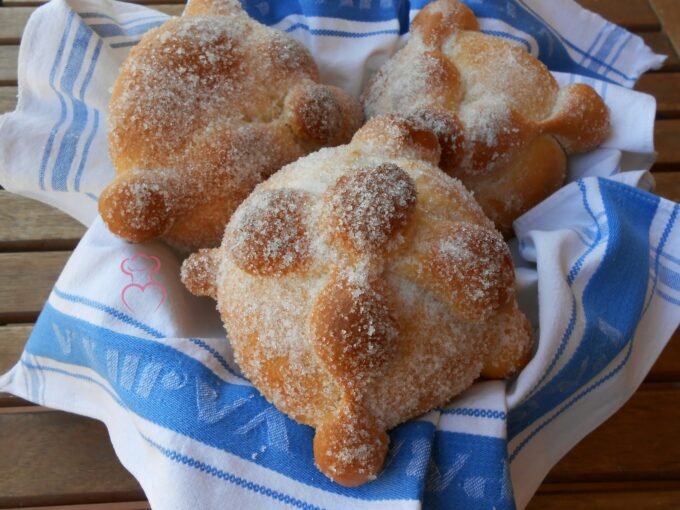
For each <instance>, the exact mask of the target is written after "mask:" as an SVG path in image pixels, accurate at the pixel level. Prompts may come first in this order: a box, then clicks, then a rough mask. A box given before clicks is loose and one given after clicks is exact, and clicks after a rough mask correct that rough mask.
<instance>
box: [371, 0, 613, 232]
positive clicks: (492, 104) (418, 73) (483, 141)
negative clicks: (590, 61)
mask: <svg viewBox="0 0 680 510" xmlns="http://www.w3.org/2000/svg"><path fill="white" fill-rule="evenodd" d="M363 103H364V112H365V114H366V117H367V118H371V117H374V116H376V115H381V114H386V113H393V114H399V115H403V116H406V117H410V118H411V119H413V120H415V121H417V122H418V123H419V124H420V125H421V126H422V127H424V128H428V129H431V130H432V131H434V133H436V135H437V137H438V138H439V143H440V145H441V147H442V157H441V161H440V162H439V166H440V167H441V168H442V170H444V171H445V172H446V173H448V174H449V175H451V176H454V177H457V178H459V179H460V180H461V181H462V182H463V184H465V186H466V187H467V188H468V189H469V190H471V191H473V193H474V195H475V198H476V199H477V201H478V202H479V204H480V205H481V206H482V209H483V210H484V212H485V213H486V214H487V215H488V216H489V217H490V218H491V219H492V220H493V221H494V222H495V223H496V226H497V227H498V228H499V229H500V230H501V231H502V232H503V233H504V234H506V235H507V234H510V231H511V228H512V222H513V221H514V220H515V219H516V218H517V217H518V216H520V215H521V214H522V213H524V212H526V211H527V210H528V209H530V208H531V207H533V206H534V205H536V204H538V203H539V202H540V201H542V200H543V199H544V198H546V197H548V196H549V195H550V194H551V193H553V192H554V191H556V190H557V189H558V188H559V187H561V186H562V184H563V183H564V179H565V175H566V168H567V159H566V155H567V154H574V153H578V152H586V151H589V150H592V149H594V148H595V147H597V146H598V145H600V144H601V143H602V142H603V141H604V140H605V139H606V138H607V136H608V135H609V114H608V110H607V107H606V105H605V104H604V102H603V101H602V99H601V98H600V96H598V95H597V93H596V92H595V91H594V90H593V89H592V88H591V87H589V86H588V85H584V84H573V85H569V86H567V87H563V88H559V86H558V84H557V82H556V81H555V79H554V78H553V77H552V75H551V74H550V72H549V71H548V68H547V67H546V66H545V65H544V64H543V63H541V62H540V61H539V60H537V59H536V58H534V57H532V56H531V55H530V54H529V53H527V51H526V50H525V49H524V48H522V47H519V46H517V45H515V44H512V43H510V42H508V41H506V40H504V39H501V38H499V37H495V36H491V35H486V34H482V33H481V32H480V31H479V24H478V22H477V18H476V17H475V15H474V14H473V12H472V11H471V10H470V9H469V8H468V7H467V6H465V5H464V4H462V3H460V2H458V1H457V0H439V1H437V2H433V3H431V4H429V5H428V6H427V7H425V8H424V9H423V10H422V11H420V12H419V13H418V15H417V16H416V17H415V18H414V20H413V24H412V25H411V30H410V39H409V42H408V44H407V45H406V46H405V47H404V48H403V49H401V50H400V51H399V52H397V53H396V54H395V55H394V56H393V57H392V58H391V59H390V60H389V61H388V62H387V63H386V64H385V65H384V66H383V67H382V69H380V71H379V72H378V74H377V75H376V76H375V78H374V79H373V80H372V82H371V83H369V85H368V86H367V88H366V90H365V91H364V97H363Z"/></svg>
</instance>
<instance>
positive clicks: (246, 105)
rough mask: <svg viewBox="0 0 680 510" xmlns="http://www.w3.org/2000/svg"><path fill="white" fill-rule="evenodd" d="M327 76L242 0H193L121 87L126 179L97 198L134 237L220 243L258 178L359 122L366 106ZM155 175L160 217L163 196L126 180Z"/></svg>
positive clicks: (130, 65)
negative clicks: (250, 14)
mask: <svg viewBox="0 0 680 510" xmlns="http://www.w3.org/2000/svg"><path fill="white" fill-rule="evenodd" d="M318 81H319V76H318V70H317V68H316V65H315V64H314V61H313V59H312V57H311V55H310V54H309V52H308V51H307V50H306V49H305V48H304V46H303V45H302V44H301V43H299V42H297V41H295V40H294V39H292V38H290V37H289V36H287V35H286V34H283V33H281V32H278V31H276V30H274V29H270V28H268V27H265V26H263V25H260V24H259V23H257V22H256V21H254V20H252V19H250V18H249V17H248V16H247V15H246V14H245V12H243V10H242V9H241V7H240V5H239V3H238V2H236V1H232V0H192V2H190V4H189V6H188V7H187V10H186V14H185V16H182V17H179V18H174V19H171V20H169V21H167V22H166V23H164V24H163V25H162V26H160V27H159V28H157V29H154V30H151V31H150V32H148V33H147V34H145V35H144V37H143V38H142V41H141V42H140V43H139V44H138V45H136V46H135V47H134V48H133V49H132V50H131V52H130V54H129V56H128V58H127V59H126V61H125V62H124V63H123V66H122V67H121V71H120V75H119V77H118V79H117V81H116V83H115V85H114V88H113V92H112V96H111V103H110V115H109V123H110V130H109V148H110V153H111V159H112V161H113V164H114V167H115V168H116V172H117V178H116V180H115V181H114V182H113V183H112V184H111V185H110V188H111V189H107V190H106V191H105V194H104V197H105V200H102V201H101V202H100V208H99V209H100V212H101V214H102V217H103V218H104V220H105V222H106V223H107V225H108V226H109V228H110V229H111V231H112V232H114V233H115V234H117V235H119V236H121V237H123V238H125V239H127V240H130V241H134V242H139V241H145V240H148V239H152V238H154V237H158V236H164V237H165V238H166V239H167V240H168V241H169V242H170V243H171V244H174V245H176V246H178V247H180V248H184V249H196V248H199V247H205V246H217V245H218V244H219V242H220V240H221V237H222V232H223V229H224V225H225V224H226V222H227V220H228V219H229V216H230V215H231V214H232V212H233V211H234V210H235V209H236V207H237V206H238V204H239V203H240V202H241V201H242V200H243V199H244V198H245V197H246V196H247V195H248V194H249V193H250V192H251V191H252V189H253V188H254V187H255V186H256V185H257V183H258V182H260V181H262V180H263V179H266V178H267V177H268V176H269V175H271V174H272V173H273V172H274V171H276V170H278V169H279V168H280V167H281V166H283V165H285V164H286V163H289V162H290V161H293V160H295V159H296V158H298V157H300V156H302V155H304V154H307V153H309V152H311V151H314V150H316V149H318V148H320V147H323V146H327V145H337V144H339V143H344V142H347V141H349V139H350V138H351V136H352V134H353V133H354V131H356V129H358V128H359V126H360V124H361V122H362V119H363V114H362V111H361V107H360V105H359V104H358V103H357V102H356V101H355V100H353V99H352V98H351V97H350V96H349V95H347V94H346V93H345V92H343V91H342V90H340V89H338V88H336V87H330V86H326V85H321V84H319V83H318ZM145 174H148V175H146V177H144V178H143V180H144V181H145V182H146V183H148V185H153V184H154V183H158V185H159V186H160V187H162V188H163V191H162V198H163V216H162V217H159V218H155V217H154V216H153V213H154V212H158V211H159V210H160V208H159V198H158V196H157V195H150V194H149V193H147V192H141V191H140V192H134V190H131V186H130V185H129V184H128V183H127V181H129V180H130V181H135V180H136V179H138V177H137V176H138V175H145ZM152 175H153V176H154V177H152ZM156 179H158V180H156ZM146 196H149V197H150V198H153V201H152V203H150V204H146V203H145V197H146ZM146 223H151V224H152V225H151V226H148V227H147V226H146Z"/></svg>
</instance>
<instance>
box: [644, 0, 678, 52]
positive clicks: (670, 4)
mask: <svg viewBox="0 0 680 510" xmlns="http://www.w3.org/2000/svg"><path fill="white" fill-rule="evenodd" d="M649 3H650V4H651V7H652V8H653V9H654V10H655V11H656V15H657V16H658V17H659V19H660V20H662V25H663V31H664V32H666V34H667V35H668V38H669V39H670V40H671V43H672V44H673V46H674V47H675V51H676V52H679V53H680V2H678V0H649Z"/></svg>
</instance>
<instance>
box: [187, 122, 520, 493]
mask: <svg viewBox="0 0 680 510" xmlns="http://www.w3.org/2000/svg"><path fill="white" fill-rule="evenodd" d="M436 144H437V140H436V137H435V135H433V134H432V133H431V132H429V131H422V130H420V129H419V128H418V127H416V126H414V125H411V124H409V122H407V121H405V120H404V119H400V118H396V117H382V118H376V119H372V120H370V121H369V122H368V123H367V125H366V126H364V127H363V128H362V129H361V130H359V131H358V132H357V134H356V135H355V136H354V139H353V141H352V142H351V143H350V144H349V145H345V146H341V147H337V148H334V149H324V150H321V151H318V152H316V153H314V154H311V155H309V156H307V157H304V158H301V159H299V160H297V161H296V162H295V163H293V164H290V165H288V166H286V167H284V168H283V169H282V170H281V171H279V172H277V173H276V174H274V175H273V176H272V177H270V179H269V180H267V181H265V182H264V183H262V184H260V185H259V186H258V188H257V189H256V191H255V192H254V193H253V194H252V195H251V196H250V197H249V198H247V199H246V200H245V201H244V202H243V203H242V204H241V205H240V206H239V209H238V211H237V212H236V213H235V214H234V216H233V217H232V219H231V221H230V224H229V226H228V227H227V229H226V234H225V237H224V240H223V244H222V247H221V248H220V249H219V250H217V251H216V252H211V253H210V257H212V258H211V260H213V261H214V260H217V261H219V263H213V262H211V263H210V264H207V263H204V264H199V263H198V261H196V260H194V259H193V257H192V258H189V259H188V262H185V264H184V266H183V272H182V279H183V281H184V282H185V284H186V285H187V287H188V288H189V289H190V290H192V291H194V292H196V291H197V292H198V293H199V294H204V293H206V291H205V289H206V288H208V291H209V292H211V293H213V294H214V295H215V297H216V299H217V301H218V309H219V310H220V312H221V314H222V318H223V320H224V324H225V327H226V329H227V330H228V331H229V337H230V340H231V343H232V346H233V348H234V352H235V357H236V360H237V361H238V363H239V365H240V366H241V368H242V370H243V373H244V374H246V375H247V377H248V378H249V379H250V380H251V381H252V382H253V384H254V385H255V386H256V387H257V388H258V389H259V390H260V391H261V392H262V394H263V395H264V396H265V397H266V398H267V399H268V400H269V401H271V402H272V403H274V404H275V405H276V406H277V407H278V408H279V409H280V410H282V411H283V412H285V413H287V414H288V415H289V416H291V417H293V418H294V419H296V420H298V421H300V422H302V423H305V424H308V425H311V426H313V427H315V428H316V436H315V440H314V453H315V460H316V463H317V465H318V467H319V468H320V469H321V470H322V471H323V472H324V473H325V474H326V475H327V476H329V477H330V478H331V479H333V480H335V481H337V482H339V483H342V484H345V485H357V484H360V483H364V482H366V481H368V480H371V479H373V478H374V477H375V476H376V475H377V473H378V472H379V470H380V468H381V466H382V463H383V461H384V457H385V453H386V450H387V435H386V433H385V431H386V430H388V429H389V428H391V427H394V426H396V425H398V424H399V423H401V422H403V421H405V420H407V419H410V418H413V417H415V416H418V415H420V414H422V413H423V412H425V411H427V410H429V409H432V408H433V407H435V406H438V405H443V404H445V403H446V402H447V401H449V400H450V399H451V398H453V397H454V396H455V395H457V394H458V393H460V392H461V391H463V390H464V389H465V388H466V387H467V386H469V385H470V384H471V383H472V382H473V381H474V379H476V378H477V377H479V376H480V374H481V373H482V370H483V369H484V368H485V366H488V373H489V374H501V373H502V374H503V375H504V376H505V375H507V374H510V373H513V372H515V371H516V370H517V369H519V368H520V367H521V364H520V363H521V361H522V359H523V356H524V355H525V354H526V353H527V352H530V350H531V331H530V330H527V329H525V328H524V326H525V325H526V324H527V323H526V319H525V318H524V316H523V315H522V314H521V312H519V311H518V309H517V304H516V300H515V297H514V289H513V285H514V272H513V268H512V262H511V259H510V254H509V250H508V247H507V245H506V244H505V243H504V242H503V239H502V237H501V235H500V234H499V233H498V232H497V231H496V230H495V229H494V228H493V224H492V223H491V222H490V221H489V220H488V219H487V218H486V217H485V216H484V214H483V212H482V210H481V208H480V207H479V206H478V205H477V204H476V202H475V201H474V199H473V198H472V196H471V194H470V193H469V192H468V191H467V190H465V188H464V187H463V186H462V184H461V183H460V182H459V181H457V180H455V179H453V178H451V177H449V176H447V175H446V174H444V173H443V172H441V171H440V170H439V169H438V168H436V166H435V165H434V164H433V162H432V156H433V155H435V154H438V149H437V147H436ZM274 195H275V196H277V197H280V199H281V201H280V202H276V203H274V202H275V201H269V202H267V203H265V202H266V200H264V198H263V197H266V196H274ZM300 196H304V197H305V198H304V207H300V206H298V204H300V200H299V197H300ZM277 200H278V199H277ZM272 204H273V205H272ZM287 207H290V208H291V210H292V211H294V212H292V213H291V214H289V215H288V216H289V217H290V218H293V219H286V221H291V222H292V224H293V226H292V227H291V226H285V227H284V226H281V225H279V223H277V222H278V221H279V218H283V217H282V216H280V214H279V212H280V211H281V210H287ZM251 215H254V216H255V217H257V218H270V217H273V218H275V219H274V220H273V221H271V223H273V224H274V225H275V226H274V227H271V228H270V227H267V226H266V225H265V224H262V225H260V226H259V227H258V228H253V229H245V230H244V229H243V228H242V227H241V226H240V225H241V218H244V217H249V216H251ZM235 232H241V233H242V234H244V235H245V237H246V238H248V239H245V238H244V239H240V240H239V239H237V236H236V234H235ZM292 232H294V233H295V235H291V233H292ZM303 238H304V239H306V241H305V244H304V249H303V250H299V249H298V247H297V246H298V242H299V239H303ZM238 244H240V245H241V246H251V245H254V248H249V250H250V251H252V252H253V253H256V254H259V253H260V251H261V246H270V245H274V246H276V247H277V250H278V251H277V253H283V252H285V253H295V254H299V253H304V257H303V259H304V263H301V264H298V265H295V266H290V267H289V268H287V270H286V271H284V272H276V273H271V274H263V273H261V272H259V273H257V272H253V271H252V268H251V267H250V266H248V265H245V264H243V262H242V261H241V260H240V259H239V258H238V257H239V256H240V255H237V252H235V251H234V248H233V246H234V245H238ZM269 252H271V250H270V251H269ZM269 252H268V253H269ZM198 257H199V261H200V260H201V257H203V255H201V254H199V255H198ZM294 258H295V257H294ZM205 267H209V268H211V269H209V271H212V277H211V278H210V277H208V280H210V279H212V281H213V282H214V283H213V284H212V285H209V284H206V276H205V274H204V271H203V269H202V268H205ZM506 332H507V334H506ZM492 353H495V354H492ZM497 358H500V359H497Z"/></svg>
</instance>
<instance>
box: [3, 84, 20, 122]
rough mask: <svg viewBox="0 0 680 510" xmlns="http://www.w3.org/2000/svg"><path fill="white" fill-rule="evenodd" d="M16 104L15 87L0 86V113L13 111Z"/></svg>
mask: <svg viewBox="0 0 680 510" xmlns="http://www.w3.org/2000/svg"><path fill="white" fill-rule="evenodd" d="M16 106H17V88H16V87H0V115H2V114H3V113H5V112H11V111H13V110H14V109H15V108H16Z"/></svg>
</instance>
